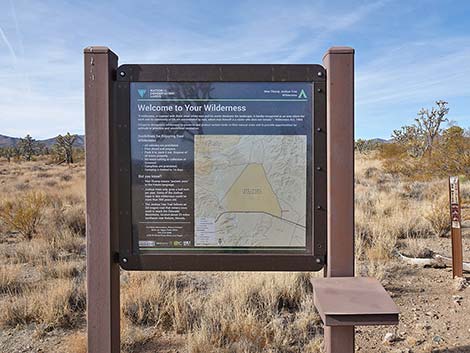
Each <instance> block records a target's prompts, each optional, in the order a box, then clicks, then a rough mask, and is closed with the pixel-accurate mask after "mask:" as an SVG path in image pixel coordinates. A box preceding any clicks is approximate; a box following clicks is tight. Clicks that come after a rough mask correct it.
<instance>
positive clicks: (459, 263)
mask: <svg viewBox="0 0 470 353" xmlns="http://www.w3.org/2000/svg"><path fill="white" fill-rule="evenodd" d="M449 201H450V220H451V224H450V225H451V238H452V276H453V277H454V278H455V277H463V249H462V228H461V223H460V222H461V208H460V185H459V177H457V176H451V177H449Z"/></svg>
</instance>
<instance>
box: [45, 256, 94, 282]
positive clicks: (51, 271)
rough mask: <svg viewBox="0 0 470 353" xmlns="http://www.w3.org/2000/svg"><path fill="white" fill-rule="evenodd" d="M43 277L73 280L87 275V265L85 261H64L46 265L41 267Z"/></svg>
mask: <svg viewBox="0 0 470 353" xmlns="http://www.w3.org/2000/svg"><path fill="white" fill-rule="evenodd" d="M41 272H42V274H43V276H44V277H45V278H47V279H49V278H69V279H73V278H76V277H79V276H81V275H84V274H85V263H84V262H83V261H80V262H76V261H63V260H59V261H56V262H55V263H53V264H52V263H48V264H44V265H42V267H41Z"/></svg>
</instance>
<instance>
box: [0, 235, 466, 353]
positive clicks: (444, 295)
mask: <svg viewBox="0 0 470 353" xmlns="http://www.w3.org/2000/svg"><path fill="white" fill-rule="evenodd" d="M422 241H423V242H424V246H426V247H427V248H429V249H432V250H434V251H436V252H438V253H441V254H443V255H449V254H450V249H451V248H450V239H448V238H439V239H437V238H429V239H423V240H422ZM402 242H405V243H406V240H402ZM404 245H406V244H404ZM464 254H465V255H464V257H465V260H466V261H470V232H469V230H467V231H466V232H465V233H464ZM360 266H361V264H359V267H360ZM466 275H467V280H468V281H470V274H466ZM382 283H383V284H384V286H385V288H386V289H387V291H388V292H389V293H390V294H391V296H392V297H393V299H394V300H395V302H396V304H397V305H398V307H399V308H400V311H401V314H400V323H399V325H398V326H397V327H393V326H378V327H357V328H356V351H357V352H365V353H369V352H397V353H398V352H404V353H405V352H407V353H410V352H416V353H418V352H423V353H424V352H435V353H438V352H439V353H440V352H442V353H444V352H449V353H450V352H462V353H465V352H468V353H470V288H468V287H467V288H463V289H460V290H458V289H457V288H456V286H457V281H455V280H453V279H452V272H451V269H450V268H449V267H447V268H422V267H418V266H413V265H408V264H404V263H403V262H401V261H399V260H394V261H391V262H390V263H388V264H387V276H386V277H385V278H384V279H383V280H382ZM83 330H84V328H82V330H81V331H82V332H83ZM39 332H41V331H40V330H38V329H37V328H35V327H34V326H29V327H27V328H24V329H2V330H1V331H0V352H2V353H20V352H21V353H26V352H43V353H49V352H50V353H65V352H74V347H73V346H72V345H73V343H74V340H73V339H71V338H73V336H74V335H75V334H76V331H74V332H71V331H68V330H65V331H64V330H53V331H51V332H46V333H44V332H41V333H39ZM387 334H390V335H388V336H389V337H391V339H390V340H389V342H385V341H384V338H385V336H386V335H387ZM184 339H185V337H184V336H183V335H168V334H162V335H159V334H158V333H156V335H155V338H154V339H153V340H151V341H149V342H147V343H145V344H143V345H141V346H137V347H135V348H134V349H133V351H134V352H136V353H153V352H164V353H177V352H179V353H184V352H185V350H184ZM77 349H78V347H77Z"/></svg>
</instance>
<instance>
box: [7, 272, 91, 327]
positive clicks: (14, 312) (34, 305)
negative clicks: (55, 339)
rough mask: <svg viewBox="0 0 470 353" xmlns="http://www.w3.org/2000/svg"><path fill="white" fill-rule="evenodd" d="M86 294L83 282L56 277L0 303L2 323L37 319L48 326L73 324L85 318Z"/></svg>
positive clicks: (75, 324)
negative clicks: (42, 285) (56, 278)
mask: <svg viewBox="0 0 470 353" xmlns="http://www.w3.org/2000/svg"><path fill="white" fill-rule="evenodd" d="M85 306H86V294H85V288H84V284H83V282H74V281H70V280H63V279H61V280H55V281H51V282H48V283H47V284H45V285H44V287H42V288H34V289H30V290H28V291H24V292H23V293H21V294H20V295H18V296H15V297H9V298H8V299H7V300H5V301H3V302H1V303H0V324H2V325H4V326H10V327H15V326H18V325H19V326H22V325H27V324H30V323H37V324H41V325H43V326H44V328H45V329H47V330H48V329H54V328H74V327H77V325H78V324H80V323H82V322H83V319H84V312H85Z"/></svg>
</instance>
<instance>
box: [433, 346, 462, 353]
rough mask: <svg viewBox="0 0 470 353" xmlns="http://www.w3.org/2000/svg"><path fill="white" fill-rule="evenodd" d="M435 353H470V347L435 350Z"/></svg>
mask: <svg viewBox="0 0 470 353" xmlns="http://www.w3.org/2000/svg"><path fill="white" fill-rule="evenodd" d="M433 352H434V353H470V346H462V347H454V348H446V349H439V350H433Z"/></svg>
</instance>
